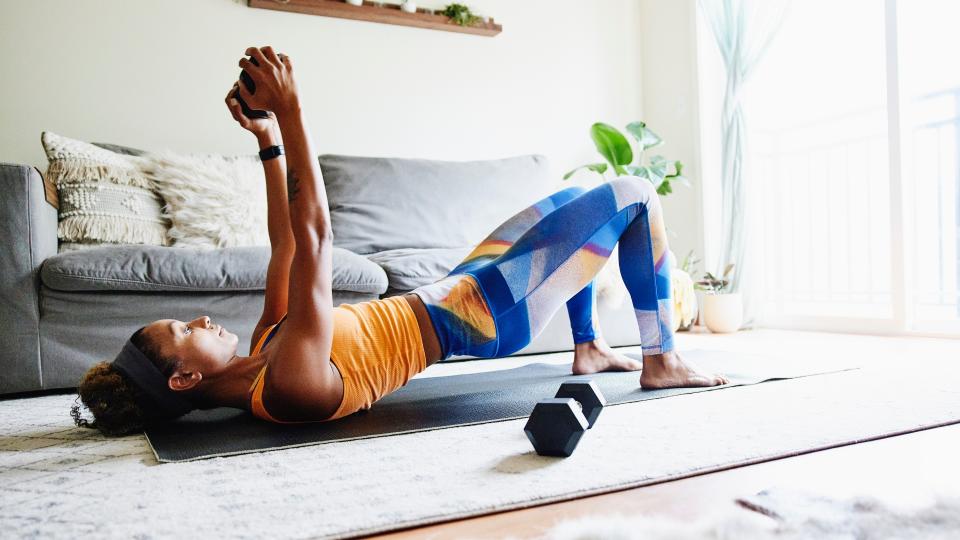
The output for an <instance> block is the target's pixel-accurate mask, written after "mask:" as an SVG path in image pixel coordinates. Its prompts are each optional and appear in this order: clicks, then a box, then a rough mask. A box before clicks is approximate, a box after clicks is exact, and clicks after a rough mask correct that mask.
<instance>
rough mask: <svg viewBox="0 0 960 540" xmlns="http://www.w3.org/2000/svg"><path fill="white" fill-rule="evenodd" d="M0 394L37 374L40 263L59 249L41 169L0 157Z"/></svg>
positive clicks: (35, 384)
mask: <svg viewBox="0 0 960 540" xmlns="http://www.w3.org/2000/svg"><path fill="white" fill-rule="evenodd" d="M0 238H3V243H2V244H0V328H3V331H2V332H0V351H3V354H2V355H0V394H5V393H10V392H19V391H25V390H35V389H37V388H40V387H41V383H42V381H41V378H40V308H39V306H40V302H39V288H40V285H39V269H40V265H41V264H42V263H43V261H44V259H46V258H47V257H50V256H52V255H55V254H56V253H57V209H56V208H55V207H54V206H53V205H52V204H50V203H48V202H47V200H46V198H45V196H44V186H43V178H42V177H41V176H40V173H39V171H37V170H36V169H35V168H33V167H27V166H25V165H13V164H8V163H0Z"/></svg>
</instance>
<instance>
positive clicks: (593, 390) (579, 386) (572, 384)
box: [556, 379, 607, 427]
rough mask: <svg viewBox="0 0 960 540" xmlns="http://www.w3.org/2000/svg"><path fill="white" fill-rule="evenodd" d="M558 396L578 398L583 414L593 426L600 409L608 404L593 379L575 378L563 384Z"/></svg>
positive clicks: (590, 425)
mask: <svg viewBox="0 0 960 540" xmlns="http://www.w3.org/2000/svg"><path fill="white" fill-rule="evenodd" d="M556 397H558V398H573V399H575V400H577V402H578V403H580V406H581V407H582V408H583V416H585V417H586V419H587V423H588V424H589V427H593V424H594V423H596V421H597V417H599V416H600V411H601V410H603V407H604V406H605V405H606V404H607V400H606V399H605V398H604V397H603V394H602V393H600V388H599V387H598V386H597V383H595V382H594V381H593V380H591V379H574V380H570V381H567V382H565V383H563V384H561V385H560V389H559V390H557V395H556Z"/></svg>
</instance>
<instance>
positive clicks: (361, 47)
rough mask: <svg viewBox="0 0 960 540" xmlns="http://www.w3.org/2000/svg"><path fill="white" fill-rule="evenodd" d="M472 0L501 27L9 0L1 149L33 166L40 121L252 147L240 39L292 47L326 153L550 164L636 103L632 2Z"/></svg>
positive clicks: (230, 148)
mask: <svg viewBox="0 0 960 540" xmlns="http://www.w3.org/2000/svg"><path fill="white" fill-rule="evenodd" d="M444 3H445V2H435V3H430V2H427V1H423V2H421V5H425V6H428V7H440V6H441V5H443V4H444ZM470 5H471V6H472V7H473V8H474V10H475V11H476V12H479V13H482V14H487V15H490V16H492V17H494V18H495V19H496V21H497V22H499V23H501V24H502V25H503V27H504V31H503V32H502V33H501V34H500V35H498V36H496V37H493V38H489V37H480V36H472V35H467V34H458V33H449V32H441V31H433V30H425V29H417V28H410V27H402V26H392V25H385V24H375V23H369V22H362V21H351V20H345V19H334V18H328V17H318V16H312V15H302V14H294V13H282V12H276V11H269V10H263V9H253V8H249V7H247V6H246V2H242V1H238V0H163V1H161V0H96V1H86V2H77V1H74V0H31V1H29V2H25V1H18V2H3V3H2V4H0V46H2V50H3V51H4V53H3V56H2V57H0V62H2V64H0V66H2V70H0V72H2V73H3V75H2V77H3V84H0V118H2V122H0V160H2V161H6V162H14V163H26V164H31V165H37V166H39V167H40V168H41V170H43V169H44V168H45V164H46V160H45V159H44V156H43V153H42V149H41V146H40V142H39V141H40V139H39V137H40V132H41V131H44V130H49V131H54V132H57V133H60V134H62V135H66V136H70V137H75V138H79V139H82V140H87V141H104V142H114V143H118V144H125V145H129V146H134V147H139V148H144V149H149V150H159V149H173V150H180V151H197V152H219V153H240V152H252V151H255V150H256V148H255V142H254V141H253V139H252V138H251V137H250V136H249V135H248V134H247V133H246V132H243V131H242V130H241V129H240V128H238V127H237V126H236V125H235V123H234V122H233V120H232V119H231V118H230V117H229V115H228V113H227V110H226V108H225V106H224V104H223V97H224V96H225V94H226V93H227V90H228V89H229V88H230V86H231V84H232V83H233V81H235V80H236V78H237V75H238V73H239V68H238V67H237V60H238V59H239V58H240V57H241V56H242V55H243V51H244V49H245V48H246V47H247V46H248V45H265V44H272V45H273V46H274V47H275V48H276V49H277V50H279V51H283V52H286V53H288V54H289V55H290V56H291V58H293V59H294V60H295V62H296V69H297V76H298V81H299V84H300V87H301V90H302V93H303V94H304V95H305V99H304V102H305V108H306V111H307V115H308V118H309V121H310V125H311V128H312V131H313V133H314V136H315V141H316V143H317V147H318V149H319V150H320V151H321V152H330V153H344V154H354V155H371V156H376V155H380V156H401V157H424V158H436V159H455V160H460V159H485V158H496V157H503V156H508V155H516V154H523V153H542V154H545V155H547V157H548V158H549V159H550V160H551V163H552V165H553V167H554V169H555V170H556V171H557V172H558V174H562V172H563V171H565V170H567V169H568V168H572V167H573V166H576V165H579V164H580V163H583V162H586V161H589V160H593V159H594V158H595V157H596V155H595V152H594V150H593V147H592V143H591V142H590V139H589V135H588V130H589V126H590V124H591V123H592V122H594V121H596V120H604V121H608V122H613V123H617V124H623V123H626V122H627V121H629V120H631V119H633V118H635V117H637V116H638V115H639V111H640V106H641V89H640V50H639V38H638V35H637V34H638V32H637V27H638V6H637V3H636V2H635V1H633V0H604V1H602V2H583V1H577V0H524V1H522V2H518V1H514V0H475V1H471V2H470Z"/></svg>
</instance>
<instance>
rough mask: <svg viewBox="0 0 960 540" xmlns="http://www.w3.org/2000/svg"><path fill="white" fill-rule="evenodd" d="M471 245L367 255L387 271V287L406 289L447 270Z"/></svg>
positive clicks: (464, 255)
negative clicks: (388, 285)
mask: <svg viewBox="0 0 960 540" xmlns="http://www.w3.org/2000/svg"><path fill="white" fill-rule="evenodd" d="M472 250H473V248H469V247H465V248H432V249H416V248H405V249H391V250H388V251H381V252H379V253H372V254H370V255H367V258H368V259H370V260H371V261H373V262H375V263H377V264H379V265H380V266H381V267H382V268H383V270H384V271H385V272H386V273H387V280H388V281H389V283H390V288H389V291H409V290H412V289H416V288H417V287H422V286H423V285H429V284H431V283H433V282H434V281H437V280H439V279H440V278H442V277H443V276H445V275H447V274H448V273H450V270H453V269H454V267H456V266H457V265H458V264H460V261H462V260H463V259H464V257H466V256H467V255H469V254H470V252H471V251H472Z"/></svg>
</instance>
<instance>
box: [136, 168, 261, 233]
mask: <svg viewBox="0 0 960 540" xmlns="http://www.w3.org/2000/svg"><path fill="white" fill-rule="evenodd" d="M143 159H144V166H143V167H144V171H145V172H146V173H147V175H148V176H149V177H150V178H151V180H152V181H153V183H154V186H155V189H156V191H157V192H158V193H159V194H160V196H161V197H163V200H164V201H165V202H166V205H165V206H164V207H163V215H164V217H166V218H168V219H169V220H170V228H169V230H168V231H167V236H168V237H169V238H170V239H171V240H172V242H173V246H174V247H198V248H210V249H212V248H225V247H232V246H269V245H270V236H269V234H268V231H267V191H266V185H265V179H264V175H263V165H262V164H261V163H260V159H259V158H258V157H256V156H221V155H215V154H178V153H174V152H158V153H152V154H147V155H145V156H144V158H143Z"/></svg>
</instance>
